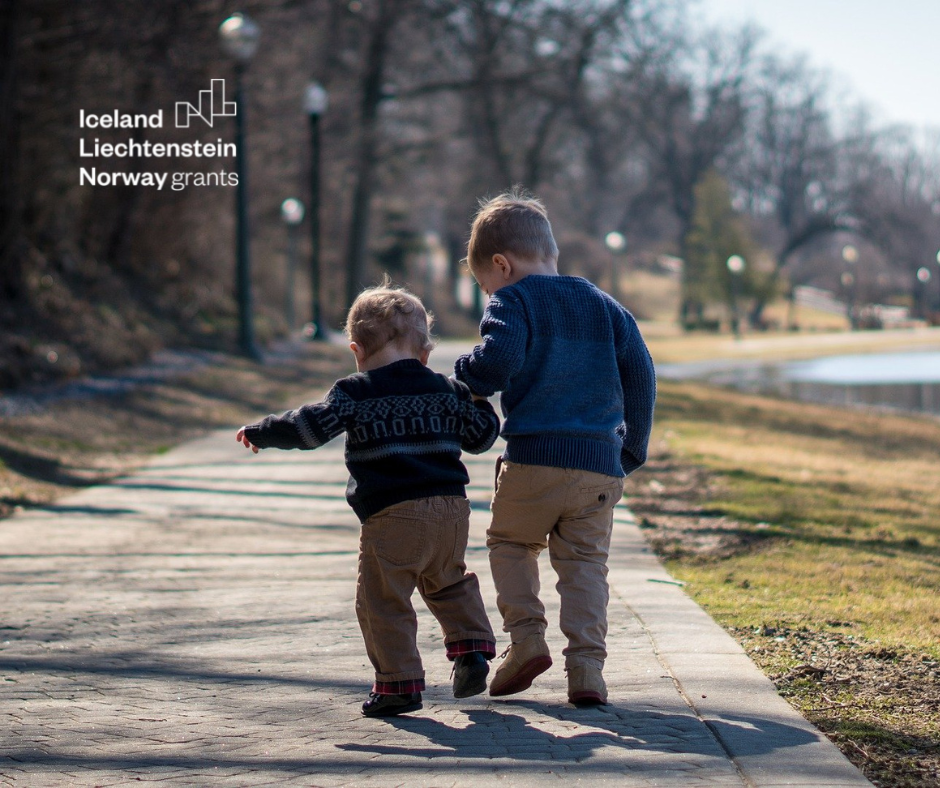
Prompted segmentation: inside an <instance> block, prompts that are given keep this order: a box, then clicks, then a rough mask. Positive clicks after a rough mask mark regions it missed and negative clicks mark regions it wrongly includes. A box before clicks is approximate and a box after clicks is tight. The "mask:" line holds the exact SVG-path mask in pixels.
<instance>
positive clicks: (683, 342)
mask: <svg viewBox="0 0 940 788" xmlns="http://www.w3.org/2000/svg"><path fill="white" fill-rule="evenodd" d="M642 330H643V336H644V337H645V339H646V341H647V344H648V345H649V348H650V353H651V354H652V356H653V360H654V361H656V362H657V363H660V364H663V363H678V362H684V361H701V360H703V359H762V360H765V361H785V360H789V359H805V358H816V357H819V356H829V355H838V354H843V353H878V352H890V351H894V350H905V349H908V348H912V349H913V348H919V349H925V348H940V329H937V328H910V329H894V330H891V331H839V332H832V331H830V332H787V331H781V332H766V333H760V334H745V335H744V336H743V337H742V338H741V339H735V338H734V337H733V336H731V335H729V334H686V333H684V332H682V331H681V329H679V328H678V327H677V326H672V325H668V324H662V323H660V324H644V325H642Z"/></svg>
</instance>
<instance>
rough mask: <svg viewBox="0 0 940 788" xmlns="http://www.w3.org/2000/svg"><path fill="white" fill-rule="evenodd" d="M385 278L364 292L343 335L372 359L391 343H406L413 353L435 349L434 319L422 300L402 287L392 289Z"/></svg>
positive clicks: (355, 302) (354, 307)
mask: <svg viewBox="0 0 940 788" xmlns="http://www.w3.org/2000/svg"><path fill="white" fill-rule="evenodd" d="M391 284H392V283H391V280H390V279H389V278H388V275H387V274H386V275H385V278H384V279H383V280H382V283H381V284H380V285H378V286H376V287H370V288H369V289H367V290H363V291H362V292H361V293H360V294H359V295H358V296H357V297H356V300H355V301H354V302H353V305H352V306H351V307H350V309H349V315H348V316H347V318H346V334H347V336H348V337H349V338H350V339H351V340H352V341H353V342H355V343H356V344H357V345H359V346H360V347H362V349H363V350H364V351H365V353H366V355H367V356H371V355H372V354H373V353H375V352H376V351H378V350H381V349H382V348H383V347H385V346H386V345H388V344H390V343H395V344H403V343H405V342H408V343H410V344H411V348H412V349H413V350H415V351H416V352H423V351H430V350H431V349H432V348H433V347H434V342H433V340H432V339H431V326H432V325H433V323H434V316H433V315H432V314H430V313H429V312H428V311H427V310H426V309H425V308H424V304H422V303H421V300H420V299H419V298H418V297H417V296H415V295H412V294H411V293H409V292H408V291H407V290H405V289H404V288H401V287H392V286H391Z"/></svg>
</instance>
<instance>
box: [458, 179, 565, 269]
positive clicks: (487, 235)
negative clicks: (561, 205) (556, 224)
mask: <svg viewBox="0 0 940 788" xmlns="http://www.w3.org/2000/svg"><path fill="white" fill-rule="evenodd" d="M506 252H509V253H510V254H514V255H517V256H519V257H523V258H525V259H527V260H557V259H558V246H557V245H556V244H555V237H554V236H553V235H552V225H551V223H550V222H549V221H548V211H546V210H545V206H544V205H543V204H542V202H541V201H540V200H538V199H536V198H535V197H533V196H532V195H530V194H528V193H527V192H525V191H524V190H523V189H521V188H519V187H518V186H515V187H513V188H512V189H510V190H509V191H507V192H503V193H502V194H500V195H499V196H498V197H493V198H492V199H489V200H485V199H484V200H481V201H480V208H479V210H478V211H477V213H476V216H474V217H473V224H472V225H471V228H470V242H469V243H468V244H467V265H469V266H470V270H471V272H472V271H477V270H480V269H483V268H486V267H488V266H489V265H491V264H492V260H493V255H494V254H505V253H506Z"/></svg>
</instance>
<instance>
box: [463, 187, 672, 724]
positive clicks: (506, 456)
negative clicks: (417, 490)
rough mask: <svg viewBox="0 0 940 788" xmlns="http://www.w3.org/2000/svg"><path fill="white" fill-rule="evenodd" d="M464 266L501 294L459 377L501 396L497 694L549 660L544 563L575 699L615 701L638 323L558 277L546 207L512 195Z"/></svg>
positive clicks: (496, 203) (642, 392)
mask: <svg viewBox="0 0 940 788" xmlns="http://www.w3.org/2000/svg"><path fill="white" fill-rule="evenodd" d="M467 251H468V254H467V262H468V264H469V267H470V271H471V273H472V274H473V276H474V277H475V278H476V280H477V282H478V283H479V285H480V287H481V288H482V289H483V291H484V292H485V293H486V294H487V295H488V296H490V300H489V303H488V305H487V307H486V311H485V312H484V315H483V320H482V322H481V323H480V334H481V336H482V342H481V344H479V345H478V346H477V347H476V348H475V349H474V350H473V352H472V353H470V354H468V355H465V356H462V357H460V358H459V359H458V360H457V363H456V366H455V377H456V378H457V380H460V381H462V382H464V383H466V384H467V385H468V386H469V387H470V390H471V391H472V392H473V393H474V394H476V395H479V396H487V397H488V396H490V395H492V394H494V393H495V392H497V391H499V392H502V395H501V398H500V404H501V406H502V410H503V417H504V423H503V429H502V435H503V437H504V438H505V439H506V449H505V452H504V453H503V456H502V458H501V459H500V466H499V470H498V473H497V480H496V491H495V494H494V496H493V505H492V522H491V525H490V528H489V530H488V531H487V546H488V547H489V549H490V553H489V557H490V567H491V570H492V572H493V581H494V583H495V585H496V594H497V606H498V607H499V611H500V613H501V614H502V617H503V628H504V630H505V631H506V632H508V633H509V634H510V637H511V641H512V642H511V645H510V647H509V649H508V651H507V658H506V660H505V662H504V663H503V664H502V665H501V666H500V667H499V669H498V670H497V671H496V674H495V676H494V677H493V680H492V682H491V683H490V694H491V695H510V694H513V693H516V692H521V691H523V690H525V689H527V688H528V687H529V686H530V685H531V683H532V680H533V679H534V678H535V677H536V676H538V675H539V674H541V673H543V672H544V671H546V670H547V669H548V668H549V667H550V666H551V664H552V659H551V654H550V652H549V649H548V646H547V644H546V642H545V630H546V627H547V622H546V619H545V607H544V605H543V604H542V602H541V600H540V599H539V575H538V556H539V553H540V552H541V551H542V550H543V549H544V548H546V547H547V548H548V551H549V555H550V557H551V563H552V566H553V568H554V569H555V571H556V572H557V574H558V583H557V586H556V587H557V589H558V592H559V595H560V596H561V614H560V622H559V623H560V626H561V630H562V632H563V633H564V635H565V636H566V637H567V639H568V646H567V647H566V648H565V649H564V651H563V654H564V656H565V669H566V671H567V673H568V699H569V701H571V702H572V703H575V704H578V705H591V704H602V703H606V702H607V687H606V684H605V682H604V678H603V672H602V671H603V667H604V660H605V659H606V657H607V651H606V635H607V603H608V586H607V556H608V552H609V548H610V537H611V528H612V524H613V508H614V505H615V504H616V503H617V501H619V500H620V498H621V496H622V494H623V477H624V476H626V475H627V474H629V473H631V472H632V471H634V470H636V469H637V468H639V467H640V466H641V465H642V464H643V463H644V462H645V461H646V451H647V444H648V442H649V436H650V429H651V426H652V419H653V404H654V400H655V397H656V379H655V375H654V371H653V363H652V360H651V359H650V355H649V352H648V351H647V348H646V344H645V343H644V341H643V338H642V337H641V336H640V332H639V329H638V328H637V324H636V321H635V320H634V319H633V316H632V315H631V314H630V313H629V312H628V311H627V310H626V309H624V308H623V307H622V306H620V304H618V303H617V302H616V301H615V300H614V299H612V298H611V297H610V296H608V295H607V294H606V293H603V292H601V291H600V290H598V289H597V288H596V287H595V286H594V285H592V284H591V283H590V282H588V281H586V280H585V279H581V278H579V277H573V276H561V275H559V273H558V268H557V261H558V247H557V246H556V244H555V240H554V238H553V236H552V230H551V225H550V223H549V221H548V216H547V214H546V211H545V208H544V207H543V206H542V204H541V203H540V202H539V201H538V200H535V199H532V198H530V197H526V196H525V195H523V194H521V193H519V192H515V191H514V192H510V193H507V194H504V195H501V196H500V197H497V198H495V199H493V200H490V201H489V202H487V203H485V204H483V206H482V207H481V208H480V211H479V212H478V213H477V215H476V217H475V219H474V221H473V227H472V230H471V235H470V243H469V246H468V250H467Z"/></svg>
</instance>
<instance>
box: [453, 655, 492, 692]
mask: <svg viewBox="0 0 940 788" xmlns="http://www.w3.org/2000/svg"><path fill="white" fill-rule="evenodd" d="M489 672H490V666H489V663H488V662H487V661H486V657H484V656H483V653H482V652H480V651H471V652H470V653H469V654H461V655H460V656H459V657H455V658H454V697H455V698H469V697H471V696H472V695H479V694H480V693H481V692H483V690H485V689H486V675H487V674H488V673H489Z"/></svg>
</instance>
